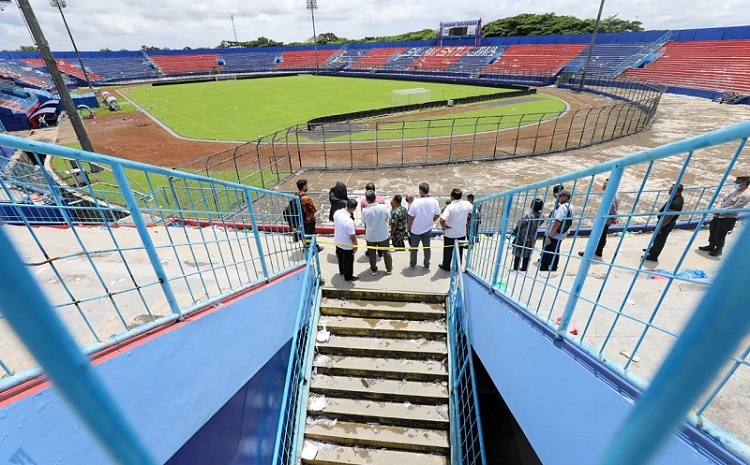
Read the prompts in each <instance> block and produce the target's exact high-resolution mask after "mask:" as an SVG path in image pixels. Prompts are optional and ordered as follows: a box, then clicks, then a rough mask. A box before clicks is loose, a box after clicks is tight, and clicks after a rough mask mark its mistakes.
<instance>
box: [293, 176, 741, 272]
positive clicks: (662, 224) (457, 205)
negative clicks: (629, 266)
mask: <svg viewBox="0 0 750 465" xmlns="http://www.w3.org/2000/svg"><path fill="white" fill-rule="evenodd" d="M608 182H609V179H605V180H604V182H603V183H602V184H601V189H602V191H605V190H606V189H607V185H608ZM749 184H750V176H738V177H737V180H736V182H735V190H734V191H733V192H732V193H731V194H729V195H727V196H726V197H725V198H724V199H723V200H722V202H721V204H720V205H719V208H718V210H717V211H716V213H715V214H714V216H713V218H712V220H711V223H710V228H709V238H708V245H706V246H701V247H699V248H698V249H699V250H701V251H705V252H708V254H709V255H710V256H714V257H718V256H721V255H722V251H723V248H724V243H725V240H726V236H727V234H728V233H729V232H730V231H731V230H732V229H733V228H734V225H735V223H736V222H737V218H738V211H737V210H739V209H741V208H744V207H745V206H746V205H747V204H748V203H749V202H750V193H748V191H747V188H748V185H749ZM308 187H309V186H308V183H307V180H305V179H300V180H298V181H297V190H298V192H297V195H298V196H299V197H300V205H301V207H302V215H301V216H302V219H303V225H302V226H303V227H302V229H303V231H304V233H305V236H310V235H313V234H315V213H316V212H317V209H316V207H315V205H314V203H313V201H312V198H310V196H309V195H307V190H308ZM682 191H683V186H682V184H673V185H672V186H671V187H670V188H669V198H668V200H667V202H666V203H665V204H664V205H663V206H662V207H661V209H660V210H659V221H658V222H657V225H656V229H655V230H654V235H653V238H652V240H651V241H650V244H649V246H647V247H646V248H644V249H643V251H644V255H643V256H642V257H641V258H642V260H644V261H651V262H656V261H658V259H659V255H660V254H661V252H662V250H663V249H664V246H665V245H666V242H667V238H668V237H669V234H670V233H671V232H672V230H673V229H674V228H675V226H676V224H677V218H678V216H679V214H680V212H681V211H682V209H683V206H684V199H683V197H682ZM552 193H553V195H554V206H553V207H552V208H551V209H550V211H549V215H548V218H547V222H546V228H545V230H544V243H543V246H542V250H541V256H540V259H539V269H540V270H541V271H551V272H554V271H557V268H558V264H559V261H560V247H561V245H562V242H563V240H564V239H565V238H566V237H567V236H568V235H569V234H570V228H571V225H572V223H573V218H575V216H576V207H575V206H573V205H571V203H570V197H571V193H570V191H569V190H567V189H565V188H564V186H562V185H557V186H554V187H553V189H552ZM429 194H430V185H429V184H428V183H426V182H423V183H420V184H419V196H418V197H416V198H415V197H414V196H411V195H406V196H404V197H402V196H401V195H395V196H393V198H392V199H391V202H390V206H391V208H390V209H389V208H388V207H387V206H386V202H385V199H384V198H383V197H382V196H380V195H378V194H377V193H376V192H375V184H373V183H368V184H367V185H366V186H365V196H364V197H363V198H362V199H361V200H360V201H359V202H357V201H356V200H354V199H351V198H349V196H348V193H347V188H346V185H345V184H344V183H343V182H341V181H339V182H337V183H336V185H335V186H334V187H332V188H331V189H330V191H329V201H330V203H331V210H330V214H329V220H331V221H332V222H333V225H334V242H335V243H336V257H337V259H338V266H339V273H340V274H341V275H343V276H344V279H345V280H347V281H356V280H357V279H359V278H358V277H357V276H354V253H355V251H356V250H357V247H358V242H357V234H356V228H355V224H354V214H355V212H356V210H357V207H358V206H359V208H360V212H361V213H360V214H361V218H362V222H363V223H364V226H365V241H366V244H367V251H366V252H365V254H366V255H367V257H368V262H369V268H370V273H371V274H372V275H373V276H376V275H377V274H378V266H377V261H378V258H383V261H384V264H385V269H386V274H389V275H390V274H391V273H392V272H393V257H392V256H391V251H392V250H406V249H408V250H409V254H410V256H409V267H410V268H411V269H414V268H415V267H416V266H417V259H418V253H419V248H420V245H421V246H422V247H421V248H422V254H423V255H422V257H423V258H422V266H423V267H424V268H426V269H429V268H430V261H431V258H432V250H431V247H430V240H431V238H432V230H433V226H434V225H435V222H436V221H439V224H440V227H441V228H442V229H443V238H444V239H443V254H442V260H441V263H440V264H439V265H438V268H440V269H441V270H445V271H450V269H451V263H452V260H453V254H454V248H455V246H456V243H457V242H460V241H464V240H466V237H467V233H468V228H469V223H470V218H471V214H472V211H473V195H469V196H467V198H468V199H469V200H464V199H463V192H462V191H461V189H453V190H452V191H451V194H450V200H449V202H448V203H447V205H446V206H445V208H443V209H442V210H441V208H440V204H439V203H438V201H437V199H435V198H434V197H431V196H430V195H429ZM404 201H405V203H406V204H407V205H402V203H404ZM619 204H620V199H619V196H618V195H617V194H615V196H614V199H613V201H612V204H611V205H610V208H609V212H608V215H607V220H606V222H605V224H604V226H603V229H602V232H601V234H600V236H599V238H598V241H597V246H596V250H595V252H594V258H595V259H597V260H601V259H602V255H603V253H604V247H605V246H606V244H607V236H608V234H609V229H610V226H612V225H613V224H615V223H617V222H618V214H619ZM543 211H544V202H543V201H542V199H539V198H537V199H535V200H533V201H532V202H531V209H530V211H529V212H528V213H526V214H524V215H523V217H522V218H521V219H520V221H519V222H518V223H517V224H516V225H515V228H514V229H513V233H512V236H513V240H512V244H511V245H512V248H513V257H514V258H513V270H520V271H526V270H527V269H528V267H529V262H530V261H531V255H532V251H533V250H534V246H535V243H536V238H537V235H538V233H539V231H540V228H541V227H542V226H543V225H544V223H545V219H544V218H543ZM407 243H408V247H407ZM318 247H319V250H322V247H320V246H318ZM578 254H579V255H580V256H584V252H583V251H580V252H578ZM462 259H463V248H459V260H462Z"/></svg>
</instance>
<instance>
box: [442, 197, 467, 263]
mask: <svg viewBox="0 0 750 465" xmlns="http://www.w3.org/2000/svg"><path fill="white" fill-rule="evenodd" d="M462 196H463V193H462V192H461V189H453V190H452V191H451V203H449V204H448V206H447V207H445V210H443V213H441V214H440V226H442V228H443V231H444V232H443V243H444V244H445V246H444V247H443V263H441V264H440V265H438V268H440V269H441V270H445V271H450V270H451V261H452V260H453V248H454V246H455V244H456V241H463V240H466V220H467V218H468V217H469V215H470V214H471V211H472V210H473V208H474V206H473V205H472V204H471V202H469V201H468V200H461V197H462ZM458 252H459V257H460V259H461V260H463V257H464V251H463V249H462V248H459V251H458Z"/></svg>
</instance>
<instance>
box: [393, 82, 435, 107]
mask: <svg viewBox="0 0 750 465" xmlns="http://www.w3.org/2000/svg"><path fill="white" fill-rule="evenodd" d="M429 101H430V89H425V88H423V87H417V88H414V89H399V90H394V91H391V106H392V107H400V106H403V105H415V104H422V103H427V102H429Z"/></svg>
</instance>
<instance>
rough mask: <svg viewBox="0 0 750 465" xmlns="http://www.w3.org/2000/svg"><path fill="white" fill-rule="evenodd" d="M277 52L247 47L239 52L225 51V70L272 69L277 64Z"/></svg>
mask: <svg viewBox="0 0 750 465" xmlns="http://www.w3.org/2000/svg"><path fill="white" fill-rule="evenodd" d="M277 55H280V54H279V53H277V52H260V51H257V50H253V49H245V50H242V51H239V52H234V51H232V53H229V52H228V53H224V54H222V58H224V72H225V73H243V72H253V71H256V72H257V71H270V70H272V69H273V68H274V66H275V65H276V57H277Z"/></svg>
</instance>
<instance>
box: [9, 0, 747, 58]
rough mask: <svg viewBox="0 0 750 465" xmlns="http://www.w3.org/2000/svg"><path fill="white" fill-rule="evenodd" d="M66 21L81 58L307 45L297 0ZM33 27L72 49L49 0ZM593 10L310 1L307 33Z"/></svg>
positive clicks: (730, 17) (171, 2)
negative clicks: (225, 46)
mask: <svg viewBox="0 0 750 465" xmlns="http://www.w3.org/2000/svg"><path fill="white" fill-rule="evenodd" d="M66 3H67V8H65V9H64V12H65V17H66V19H67V20H68V24H69V25H70V28H71V30H72V32H73V36H74V38H75V40H76V43H77V45H78V47H79V49H80V50H99V49H102V48H110V49H112V50H119V49H128V50H138V49H140V47H141V45H149V46H156V47H169V48H173V49H181V48H183V47H192V48H196V47H206V46H208V47H214V46H216V45H218V44H219V43H220V42H221V41H222V40H232V39H233V38H234V34H233V30H232V22H231V20H230V15H232V14H233V15H234V22H235V27H236V30H237V37H238V39H239V40H255V39H257V38H258V37H260V36H263V37H267V38H269V39H272V40H277V41H282V42H286V43H288V42H300V41H304V40H307V39H308V38H310V37H312V24H311V18H310V12H309V11H308V10H306V9H305V0H274V1H269V0H258V1H255V2H244V1H239V0H213V1H211V2H185V1H177V0H161V1H158V2H157V1H153V0H129V1H127V2H111V1H110V2H95V1H91V0H67V2H66ZM31 5H32V7H33V8H34V11H35V12H36V15H37V19H38V21H39V23H40V24H41V26H42V29H43V30H44V33H45V35H46V38H47V41H48V42H49V44H50V46H51V48H52V49H53V50H71V49H72V47H71V44H70V40H69V39H68V36H67V33H66V32H65V29H64V27H63V23H62V19H61V18H60V14H59V12H58V11H57V9H55V8H53V7H51V6H50V5H49V2H48V0H31ZM689 6H690V7H689V8H685V2H684V1H680V0H608V1H607V3H606V4H605V7H604V16H605V17H607V16H613V15H617V16H618V17H619V18H621V19H625V20H629V21H633V20H638V21H641V22H642V23H643V26H644V27H645V28H646V29H650V30H654V29H687V28H703V27H719V26H738V25H749V24H750V2H747V1H746V0H723V1H722V2H716V1H713V0H691V2H690V5H689ZM597 9H598V2H591V1H583V0H557V1H556V2H554V3H552V2H549V1H546V0H527V1H520V0H496V1H494V2H487V1H486V0H463V1H459V2H457V1H455V0H430V1H426V0H380V1H374V0H360V1H356V0H318V9H317V10H316V11H315V28H316V31H317V32H318V33H325V32H333V33H334V34H336V35H337V36H339V37H347V38H351V39H359V38H363V37H367V36H383V35H393V34H401V33H405V32H410V31H416V30H421V29H426V28H429V29H436V28H437V27H438V25H439V23H440V21H452V20H465V19H474V18H478V17H481V18H482V19H483V20H484V21H485V22H488V21H493V20H496V19H499V18H503V17H507V16H513V15H516V14H520V13H547V12H550V11H551V12H554V13H556V14H558V15H572V16H576V17H579V18H593V17H595V16H596V12H597ZM31 44H32V40H31V37H30V36H29V33H28V31H27V29H26V27H25V25H24V24H23V20H22V18H21V14H20V11H19V10H18V8H16V6H15V5H9V6H8V7H6V9H5V11H3V12H0V49H5V50H16V49H18V48H19V47H20V46H22V45H31Z"/></svg>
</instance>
